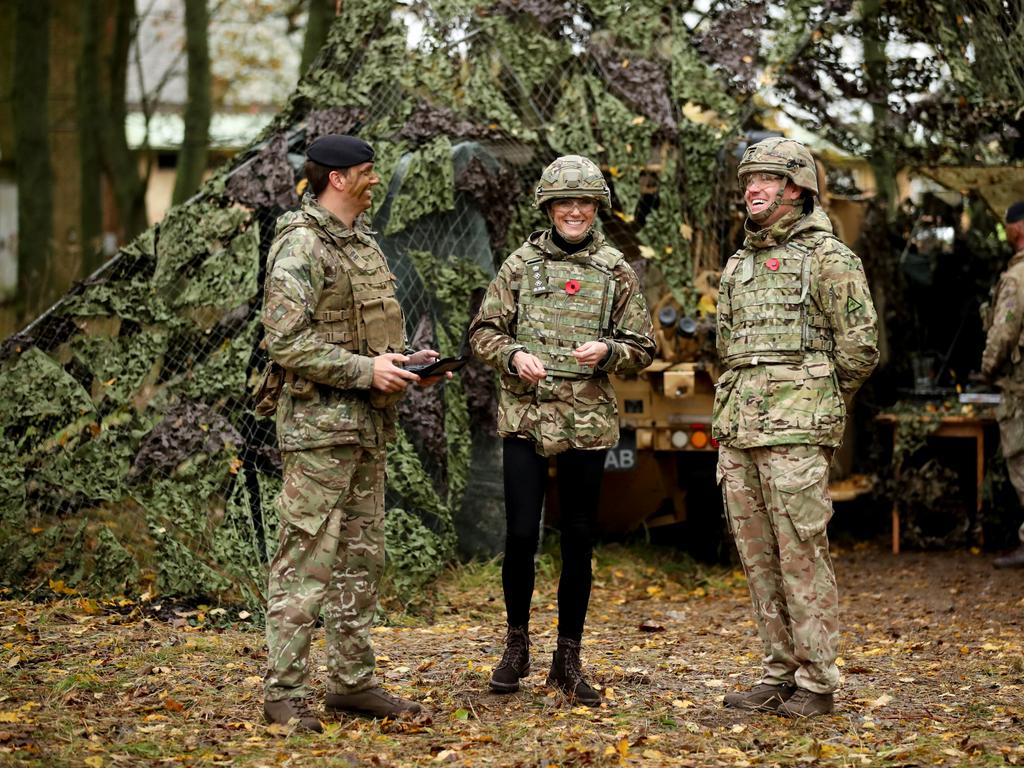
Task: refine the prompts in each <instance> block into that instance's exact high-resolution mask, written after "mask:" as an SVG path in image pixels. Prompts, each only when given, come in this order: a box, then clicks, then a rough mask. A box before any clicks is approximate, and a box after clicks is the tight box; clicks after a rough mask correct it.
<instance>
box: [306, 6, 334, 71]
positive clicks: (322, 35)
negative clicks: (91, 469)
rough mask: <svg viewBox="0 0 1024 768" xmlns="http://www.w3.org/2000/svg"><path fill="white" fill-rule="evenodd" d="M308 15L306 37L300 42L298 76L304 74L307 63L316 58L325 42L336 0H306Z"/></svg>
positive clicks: (307, 67)
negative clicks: (300, 57)
mask: <svg viewBox="0 0 1024 768" xmlns="http://www.w3.org/2000/svg"><path fill="white" fill-rule="evenodd" d="M308 2H309V15H308V16H307V18H306V37H305V39H304V40H303V42H302V61H301V63H300V64H299V77H301V76H302V75H304V74H306V70H307V69H309V65H310V64H312V63H313V60H314V59H316V56H317V54H318V53H320V49H321V48H323V47H324V43H325V42H327V30H329V29H330V28H331V21H332V20H333V19H334V16H335V14H336V13H337V9H338V5H337V0H308Z"/></svg>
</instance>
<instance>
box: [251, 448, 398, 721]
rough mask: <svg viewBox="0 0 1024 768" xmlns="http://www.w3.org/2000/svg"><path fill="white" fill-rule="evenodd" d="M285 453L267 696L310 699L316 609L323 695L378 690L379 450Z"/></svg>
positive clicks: (381, 511) (270, 616)
mask: <svg viewBox="0 0 1024 768" xmlns="http://www.w3.org/2000/svg"><path fill="white" fill-rule="evenodd" d="M282 455H283V457H284V484H283V486H282V488H281V494H280V496H278V499H277V505H278V512H279V514H280V525H279V533H278V548H277V553H276V554H275V555H274V559H273V561H272V562H271V564H270V583H269V588H268V592H267V595H268V597H267V673H266V677H265V679H264V693H265V697H266V699H267V700H268V701H276V700H279V699H286V698H298V697H302V696H305V695H306V694H307V693H308V690H307V683H308V673H309V670H308V667H309V645H310V640H311V638H312V635H313V627H314V626H315V625H316V621H317V618H318V617H319V616H320V612H321V608H322V609H323V617H324V627H325V629H326V634H327V691H328V693H343V694H344V693H356V692H358V691H361V690H365V689H366V688H370V687H372V686H374V685H376V680H375V678H374V675H373V670H374V666H375V663H376V659H375V657H374V654H373V645H372V643H371V641H370V627H371V625H372V624H373V619H374V615H375V614H376V611H377V585H378V582H379V581H380V576H381V572H382V571H383V568H384V463H385V453H384V449H383V448H379V449H378V448H363V447H360V446H350V445H342V446H333V447H329V448H316V449H311V450H307V451H287V452H285V453H283V454H282Z"/></svg>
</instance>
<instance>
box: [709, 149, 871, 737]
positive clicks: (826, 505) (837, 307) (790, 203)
mask: <svg viewBox="0 0 1024 768" xmlns="http://www.w3.org/2000/svg"><path fill="white" fill-rule="evenodd" d="M739 182H740V187H741V188H742V189H743V194H744V202H745V204H746V209H747V221H746V225H745V233H746V238H745V240H744V243H743V247H742V248H741V249H740V250H739V251H737V252H736V253H735V254H733V256H732V257H731V258H730V259H729V261H728V263H727V264H726V266H725V269H724V270H723V272H722V279H721V287H720V293H719V304H718V354H719V356H720V358H721V361H722V364H723V368H724V369H725V372H724V373H723V374H722V376H721V378H720V379H719V381H718V384H717V389H716V392H715V406H714V417H713V433H714V437H715V438H717V439H718V441H719V443H720V448H719V458H718V470H717V473H718V481H719V483H720V484H721V486H722V494H723V498H724V501H725V510H726V516H727V518H728V522H729V527H730V530H731V531H732V534H733V537H734V538H735V541H736V547H737V549H738V550H739V555H740V560H741V561H742V563H743V570H744V572H745V573H746V575H747V582H748V585H749V588H750V596H751V598H752V601H753V607H754V618H755V621H756V622H757V628H758V634H759V635H760V638H761V641H762V643H763V644H764V674H763V675H762V677H761V680H760V682H759V683H758V684H756V685H755V686H754V687H753V688H751V689H749V690H745V691H734V692H731V693H728V694H727V695H726V696H725V705H726V706H727V707H738V708H741V709H748V710H761V711H775V712H778V713H780V714H783V715H787V716H790V717H810V716H813V715H821V714H826V713H828V712H831V711H832V709H833V706H834V704H833V692H834V691H835V689H836V686H837V684H838V682H839V670H838V668H837V667H836V656H837V644H838V640H839V617H838V607H839V606H838V593H837V590H836V580H835V575H834V573H833V570H832V561H831V559H830V557H829V551H828V537H827V534H826V526H827V524H828V521H829V519H830V518H831V516H832V502H831V499H830V498H829V494H828V468H829V463H830V462H831V460H832V455H833V453H834V452H835V449H836V448H837V447H838V446H839V443H840V441H841V439H842V435H843V427H844V424H845V421H846V413H847V408H848V407H849V404H850V401H851V399H852V397H853V394H854V393H855V392H856V391H857V389H858V388H859V387H860V385H861V384H862V383H863V382H864V380H865V379H866V378H867V377H868V375H869V374H870V373H871V371H872V370H873V369H874V367H875V364H876V363H877V361H878V332H877V328H876V316H875V310H874V306H873V305H872V302H871V295H870V293H869V291H868V284H867V279H866V278H865V276H864V269H863V267H862V266H861V263H860V259H859V258H857V256H856V255H855V254H854V253H852V252H851V251H850V250H849V249H848V248H847V247H846V246H845V245H843V244H842V243H841V242H840V241H839V240H838V239H837V238H836V237H835V235H834V234H833V233H832V225H831V223H830V222H829V220H828V217H827V216H826V215H825V212H824V211H823V210H822V208H821V207H820V205H819V203H818V200H817V195H818V179H817V172H816V166H815V163H814V158H813V157H812V156H811V153H810V152H809V151H808V150H807V148H806V147H804V146H803V145H802V144H800V143H799V142H797V141H793V140H791V139H785V138H769V139H765V140H764V141H761V142H758V143H756V144H754V145H752V146H750V147H748V148H747V150H746V151H745V152H744V154H743V158H742V160H741V161H740V164H739Z"/></svg>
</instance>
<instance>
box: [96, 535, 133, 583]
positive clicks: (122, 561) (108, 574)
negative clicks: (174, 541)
mask: <svg viewBox="0 0 1024 768" xmlns="http://www.w3.org/2000/svg"><path fill="white" fill-rule="evenodd" d="M96 539H97V541H96V548H95V549H94V550H93V559H94V563H95V564H94V566H93V571H92V579H91V582H92V584H91V586H92V588H93V590H94V591H96V592H98V593H99V594H102V595H117V594H126V593H127V592H129V591H130V589H131V587H132V586H133V585H134V584H135V582H136V580H137V579H138V576H139V565H138V563H137V562H135V557H134V556H133V555H132V553H131V552H129V551H128V550H127V549H125V548H124V547H123V546H122V545H121V542H120V541H118V540H117V536H115V535H114V534H113V533H112V532H111V530H110V529H109V528H107V527H106V526H103V527H101V528H100V529H99V533H98V534H97V536H96Z"/></svg>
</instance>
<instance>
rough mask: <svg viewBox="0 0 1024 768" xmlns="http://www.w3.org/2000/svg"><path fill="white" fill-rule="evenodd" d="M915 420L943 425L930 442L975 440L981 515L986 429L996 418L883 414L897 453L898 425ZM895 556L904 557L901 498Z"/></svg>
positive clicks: (896, 512)
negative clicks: (902, 548) (936, 440)
mask: <svg viewBox="0 0 1024 768" xmlns="http://www.w3.org/2000/svg"><path fill="white" fill-rule="evenodd" d="M912 418H920V419H921V421H931V420H932V419H934V418H937V419H938V422H939V425H938V427H937V428H936V429H935V431H934V432H932V433H930V434H929V435H928V437H929V438H932V437H960V438H970V439H972V440H974V450H975V468H976V472H977V481H976V486H975V513H976V514H980V513H981V506H982V497H983V486H984V482H985V428H986V427H988V426H991V425H992V424H995V421H996V419H995V416H993V415H991V414H978V415H974V416H960V415H954V414H949V415H942V416H938V417H934V416H930V415H929V416H920V417H914V416H913V415H909V414H908V415H905V416H904V415H897V414H894V413H880V414H879V415H878V416H876V417H875V420H876V421H879V422H881V423H883V424H891V425H892V428H893V430H892V445H893V451H895V450H896V439H897V437H898V435H897V432H898V430H897V424H898V422H899V421H901V420H902V419H912ZM897 478H898V475H897ZM892 552H893V554H894V555H898V554H899V553H900V507H899V499H898V498H896V499H893V503H892Z"/></svg>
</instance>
